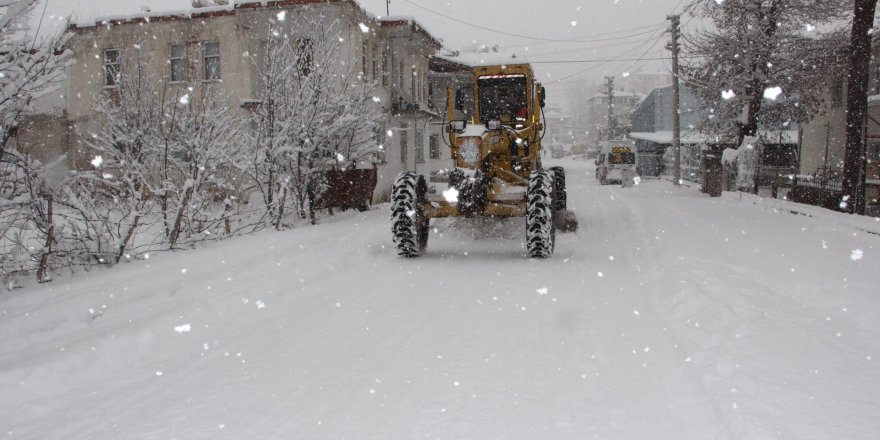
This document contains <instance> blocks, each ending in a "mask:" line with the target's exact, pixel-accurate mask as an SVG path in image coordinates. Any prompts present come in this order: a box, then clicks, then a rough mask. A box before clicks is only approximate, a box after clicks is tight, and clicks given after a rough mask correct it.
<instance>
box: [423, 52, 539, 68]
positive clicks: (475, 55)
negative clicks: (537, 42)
mask: <svg viewBox="0 0 880 440" xmlns="http://www.w3.org/2000/svg"><path fill="white" fill-rule="evenodd" d="M438 58H442V59H445V60H447V61H452V62H455V63H460V64H464V65H466V66H471V67H479V66H497V65H500V64H529V63H530V61H529V59H528V58H527V57H525V56H520V55H519V54H516V53H514V52H507V53H505V52H457V53H456V55H454V56H451V55H438Z"/></svg>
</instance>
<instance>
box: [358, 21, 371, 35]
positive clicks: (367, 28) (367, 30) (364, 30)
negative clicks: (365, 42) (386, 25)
mask: <svg viewBox="0 0 880 440" xmlns="http://www.w3.org/2000/svg"><path fill="white" fill-rule="evenodd" d="M358 26H360V28H361V32H363V33H365V34H366V33H368V32H370V27H369V26H367V25H365V24H363V23H358Z"/></svg>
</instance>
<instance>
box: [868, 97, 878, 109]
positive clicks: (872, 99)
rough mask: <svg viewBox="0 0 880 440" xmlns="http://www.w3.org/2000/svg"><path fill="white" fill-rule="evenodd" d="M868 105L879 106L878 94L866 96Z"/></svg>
mask: <svg viewBox="0 0 880 440" xmlns="http://www.w3.org/2000/svg"><path fill="white" fill-rule="evenodd" d="M868 106H870V107H878V106H880V95H871V96H868Z"/></svg>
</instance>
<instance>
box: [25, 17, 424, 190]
mask: <svg viewBox="0 0 880 440" xmlns="http://www.w3.org/2000/svg"><path fill="white" fill-rule="evenodd" d="M193 6H194V7H193V8H192V9H190V10H186V11H182V12H158V11H157V12H144V13H141V14H138V15H132V16H125V17H107V18H103V19H100V20H97V21H90V22H79V23H73V24H72V25H71V31H73V32H74V34H75V35H74V37H73V38H72V39H71V41H70V46H69V48H70V49H71V50H72V52H73V54H74V56H73V60H74V61H73V64H72V66H71V68H70V71H69V79H68V82H67V84H66V92H65V93H64V95H65V101H64V104H63V106H62V107H63V108H62V109H61V111H60V112H55V115H54V117H53V118H52V119H51V121H50V122H52V123H51V124H46V123H43V122H41V120H40V118H41V116H33V117H31V118H30V120H29V121H26V123H25V124H23V125H24V126H25V127H27V128H25V129H23V130H21V133H20V135H19V137H20V140H21V141H20V144H23V147H24V148H25V149H30V150H34V151H41V152H45V154H44V155H45V156H47V158H46V159H49V158H48V156H52V155H53V154H54V155H56V156H57V153H59V152H66V158H65V161H66V167H67V168H69V169H87V168H88V167H89V166H90V161H91V159H92V157H91V154H90V151H89V149H88V147H87V146H86V143H85V142H84V141H83V139H84V137H86V136H89V135H90V133H93V132H94V131H95V130H97V129H98V128H100V127H101V124H102V123H103V121H102V119H101V118H100V117H99V115H98V113H97V112H96V111H95V107H96V104H97V103H98V102H99V101H98V100H101V99H113V90H114V88H115V81H116V73H118V72H119V71H120V69H122V64H123V63H126V62H131V61H130V60H131V59H132V58H131V56H130V54H131V53H132V52H137V53H138V54H140V55H142V56H143V58H144V60H145V62H146V64H147V65H148V67H149V68H150V70H151V71H152V72H155V73H156V75H159V76H161V78H162V79H163V81H162V84H163V86H164V87H165V88H166V92H168V93H180V91H181V90H186V91H187V92H189V93H191V94H193V95H195V96H199V94H201V93H204V91H205V90H207V89H208V86H211V88H212V89H214V90H215V91H216V92H218V95H219V96H228V105H229V106H230V107H234V108H238V109H239V111H242V112H247V111H249V110H248V108H249V106H252V105H256V104H257V103H256V102H255V100H254V99H253V98H254V96H255V92H256V90H257V87H258V77H259V74H260V71H259V70H260V66H258V65H257V64H258V63H254V62H253V59H255V58H258V57H252V56H251V55H252V54H258V53H260V51H261V50H262V49H264V48H265V47H266V42H267V38H268V37H267V35H268V34H267V32H268V30H269V24H270V23H272V24H273V25H274V26H276V27H278V28H283V29H285V30H286V32H287V33H288V34H289V35H291V36H293V37H294V38H296V39H297V41H300V42H302V43H303V44H304V45H307V44H308V43H309V42H310V41H311V40H310V39H311V38H313V36H314V34H315V33H316V32H321V31H323V30H325V29H332V30H333V32H335V33H336V34H337V35H336V36H337V37H338V38H339V41H340V42H342V43H341V44H342V45H341V50H340V51H339V54H338V56H337V57H338V61H337V62H338V63H341V64H344V65H349V66H356V67H357V68H359V69H360V72H361V73H362V76H361V79H362V80H364V81H375V82H376V84H377V88H376V92H375V95H376V96H375V99H376V100H377V101H378V102H379V103H380V105H381V107H382V111H383V118H382V123H381V124H380V125H381V126H380V127H379V129H377V130H376V136H375V139H374V140H375V142H376V143H377V144H379V145H381V148H380V150H379V151H380V152H379V153H378V154H377V157H376V160H375V165H376V166H377V168H378V171H379V182H378V185H377V189H376V192H375V194H374V201H376V202H379V201H384V200H387V198H388V197H389V196H390V187H391V182H392V180H393V179H394V177H395V176H396V175H397V174H398V173H399V172H400V171H402V170H404V169H416V168H417V167H418V164H419V162H418V161H419V159H418V158H419V157H421V156H422V155H423V154H424V153H423V151H424V149H425V144H426V142H427V131H428V130H427V128H426V127H427V125H428V121H429V120H430V119H431V118H432V117H433V113H432V112H430V111H429V110H428V105H427V101H428V97H427V95H428V93H427V71H428V60H429V57H430V56H432V55H433V54H434V53H435V52H436V51H437V50H438V49H439V48H440V43H439V42H438V40H437V39H436V38H434V37H433V36H431V35H430V34H429V33H428V32H427V31H426V30H425V29H424V28H422V27H421V26H420V25H419V24H418V23H417V22H415V20H412V19H409V18H406V19H404V18H399V19H395V18H384V19H377V18H375V17H373V16H372V15H370V14H369V13H367V12H366V11H365V10H363V9H362V8H361V7H360V6H359V5H358V4H357V3H356V2H355V1H354V0H275V1H272V0H264V1H259V2H250V3H242V2H239V3H238V4H234V5H228V4H224V2H194V3H193ZM59 115H60V116H59ZM46 143H51V144H52V145H51V146H47V145H43V144H46ZM420 150H421V152H420Z"/></svg>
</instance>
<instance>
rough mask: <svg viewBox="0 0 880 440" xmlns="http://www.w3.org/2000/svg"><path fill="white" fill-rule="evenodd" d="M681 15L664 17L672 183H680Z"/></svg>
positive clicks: (676, 184)
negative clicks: (669, 72) (667, 26)
mask: <svg viewBox="0 0 880 440" xmlns="http://www.w3.org/2000/svg"><path fill="white" fill-rule="evenodd" d="M680 18H681V16H679V15H667V16H666V19H667V20H669V21H670V29H669V32H670V33H671V34H672V40H671V41H670V42H669V46H668V47H667V48H668V49H669V50H671V51H672V158H673V165H672V184H673V185H675V186H679V185H681V115H680V114H679V111H678V107H679V104H678V99H679V96H678V93H679V91H678V49H679V47H678V37H679V33H678V32H679V29H678V23H679V20H680Z"/></svg>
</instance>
